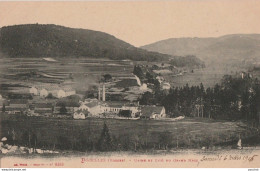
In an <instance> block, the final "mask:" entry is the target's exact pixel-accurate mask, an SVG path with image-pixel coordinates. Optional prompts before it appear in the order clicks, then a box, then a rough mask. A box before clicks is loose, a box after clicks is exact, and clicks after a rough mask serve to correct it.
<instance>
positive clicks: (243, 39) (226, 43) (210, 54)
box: [141, 34, 260, 63]
mask: <svg viewBox="0 0 260 171" xmlns="http://www.w3.org/2000/svg"><path fill="white" fill-rule="evenodd" d="M259 47H260V34H232V35H226V36H221V37H211V38H171V39H167V40H162V41H158V42H155V43H152V44H149V45H146V46H142V47H141V48H143V49H146V50H149V51H154V52H159V53H164V54H169V55H172V56H186V55H195V56H197V57H199V58H200V59H202V60H204V61H205V62H212V61H213V62H214V63H216V62H220V63H226V62H227V61H230V60H231V59H232V60H235V61H248V60H252V61H253V62H259V60H256V59H260V48H259Z"/></svg>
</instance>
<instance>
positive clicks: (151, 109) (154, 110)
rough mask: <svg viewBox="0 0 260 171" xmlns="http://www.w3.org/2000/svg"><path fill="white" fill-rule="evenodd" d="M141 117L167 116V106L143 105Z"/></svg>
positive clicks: (155, 117)
mask: <svg viewBox="0 0 260 171" xmlns="http://www.w3.org/2000/svg"><path fill="white" fill-rule="evenodd" d="M140 118H142V119H160V118H166V113H165V108H164V107H163V106H142V107H141V116H140Z"/></svg>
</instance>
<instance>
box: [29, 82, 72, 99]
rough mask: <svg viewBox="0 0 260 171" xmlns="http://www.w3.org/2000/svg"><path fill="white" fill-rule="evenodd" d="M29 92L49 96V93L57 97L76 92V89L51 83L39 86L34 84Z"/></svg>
mask: <svg viewBox="0 0 260 171" xmlns="http://www.w3.org/2000/svg"><path fill="white" fill-rule="evenodd" d="M29 93H30V94H33V95H35V96H41V97H47V96H48V95H49V96H50V95H51V96H53V97H56V98H63V97H67V96H71V95H74V94H76V91H75V90H73V89H72V88H71V87H59V86H56V85H49V86H37V87H36V86H33V87H31V88H30V89H29Z"/></svg>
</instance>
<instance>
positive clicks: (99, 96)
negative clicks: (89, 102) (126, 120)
mask: <svg viewBox="0 0 260 171" xmlns="http://www.w3.org/2000/svg"><path fill="white" fill-rule="evenodd" d="M100 99H101V93H100V84H99V85H98V100H99V101H100Z"/></svg>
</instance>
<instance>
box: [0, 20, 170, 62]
mask: <svg viewBox="0 0 260 171" xmlns="http://www.w3.org/2000/svg"><path fill="white" fill-rule="evenodd" d="M1 53H3V54H4V55H6V56H8V57H78V56H86V57H97V58H109V59H131V60H137V61H141V60H143V61H161V60H168V57H169V56H170V55H165V54H160V53H157V52H148V51H146V50H143V49H140V48H136V47H134V46H132V45H130V44H128V43H126V42H124V41H122V40H119V39H117V38H115V37H114V36H112V35H109V34H107V33H103V32H98V31H92V30H86V29H73V28H67V27H63V26H57V25H40V24H28V25H15V26H7V27H2V28H1V30H0V54H1Z"/></svg>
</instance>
